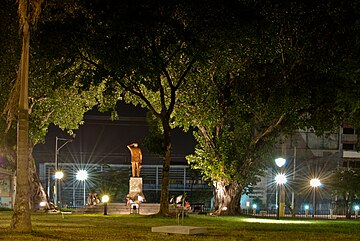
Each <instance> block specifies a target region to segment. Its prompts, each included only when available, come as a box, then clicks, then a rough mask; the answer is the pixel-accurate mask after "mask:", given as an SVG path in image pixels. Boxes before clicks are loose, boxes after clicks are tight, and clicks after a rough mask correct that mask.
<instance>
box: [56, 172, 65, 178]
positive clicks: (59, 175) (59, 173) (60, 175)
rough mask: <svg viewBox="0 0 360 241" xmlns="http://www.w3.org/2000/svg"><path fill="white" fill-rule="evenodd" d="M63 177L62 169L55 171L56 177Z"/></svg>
mask: <svg viewBox="0 0 360 241" xmlns="http://www.w3.org/2000/svg"><path fill="white" fill-rule="evenodd" d="M63 177H64V173H63V172H62V171H57V172H55V178H56V179H62V178H63Z"/></svg>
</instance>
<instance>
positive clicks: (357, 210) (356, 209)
mask: <svg viewBox="0 0 360 241" xmlns="http://www.w3.org/2000/svg"><path fill="white" fill-rule="evenodd" d="M354 209H355V219H357V218H358V216H359V209H360V206H359V205H356V206H355V207H354Z"/></svg>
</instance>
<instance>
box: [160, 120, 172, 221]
mask: <svg viewBox="0 0 360 241" xmlns="http://www.w3.org/2000/svg"><path fill="white" fill-rule="evenodd" d="M163 128H164V147H163V151H164V153H163V169H162V180H161V197H160V211H159V213H158V214H159V215H162V216H168V215H169V171H170V154H171V127H170V126H169V124H166V123H165V124H163Z"/></svg>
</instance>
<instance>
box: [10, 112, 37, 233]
mask: <svg viewBox="0 0 360 241" xmlns="http://www.w3.org/2000/svg"><path fill="white" fill-rule="evenodd" d="M28 124H29V123H28V112H27V110H21V111H20V112H19V121H18V143H17V168H16V197H15V207H14V213H13V216H12V222H11V228H12V229H14V230H16V231H19V232H31V230H32V227H31V214H30V188H29V187H30V184H29V155H28Z"/></svg>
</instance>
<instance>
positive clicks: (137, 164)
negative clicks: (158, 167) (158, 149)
mask: <svg viewBox="0 0 360 241" xmlns="http://www.w3.org/2000/svg"><path fill="white" fill-rule="evenodd" d="M127 148H129V150H130V152H131V166H132V176H133V177H140V168H141V165H142V153H141V150H140V148H139V145H138V144H137V143H133V144H129V145H127Z"/></svg>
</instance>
